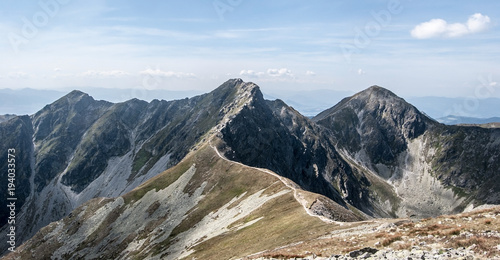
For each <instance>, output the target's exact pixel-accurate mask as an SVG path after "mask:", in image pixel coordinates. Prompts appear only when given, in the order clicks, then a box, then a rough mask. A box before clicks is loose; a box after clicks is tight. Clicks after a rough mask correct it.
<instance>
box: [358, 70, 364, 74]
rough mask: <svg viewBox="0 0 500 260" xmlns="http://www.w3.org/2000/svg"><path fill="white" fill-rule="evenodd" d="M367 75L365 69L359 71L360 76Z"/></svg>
mask: <svg viewBox="0 0 500 260" xmlns="http://www.w3.org/2000/svg"><path fill="white" fill-rule="evenodd" d="M365 74H366V71H364V70H363V69H359V70H358V75H365Z"/></svg>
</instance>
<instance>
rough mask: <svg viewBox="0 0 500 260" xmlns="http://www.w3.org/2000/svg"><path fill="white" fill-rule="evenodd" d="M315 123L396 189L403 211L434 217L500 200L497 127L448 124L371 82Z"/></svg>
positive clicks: (395, 203) (395, 205)
mask: <svg viewBox="0 0 500 260" xmlns="http://www.w3.org/2000/svg"><path fill="white" fill-rule="evenodd" d="M313 121H315V122H316V123H318V124H319V125H322V126H324V127H326V128H328V129H330V130H331V131H332V132H333V135H334V136H335V138H336V139H337V141H338V142H337V148H338V150H339V151H341V153H342V154H343V156H344V157H345V158H349V160H350V161H352V162H353V163H354V164H357V165H359V166H360V167H361V168H363V169H366V172H367V173H368V174H371V175H373V176H377V177H380V178H382V179H383V180H385V181H386V182H387V183H389V184H391V185H393V186H394V188H395V192H396V195H397V198H398V199H397V198H396V197H394V196H393V197H394V199H392V201H391V200H389V201H388V203H390V204H391V207H392V208H394V213H396V215H397V216H401V217H405V216H418V217H429V216H436V215H439V214H448V213H451V212H458V211H460V210H463V208H465V207H466V206H467V205H469V204H471V203H473V204H483V203H499V202H500V200H499V197H498V191H499V190H498V188H497V187H498V183H500V176H499V175H498V169H500V164H499V163H498V160H496V158H498V156H499V153H500V146H499V144H500V143H499V142H500V141H499V139H498V138H499V137H500V136H499V134H500V131H499V130H498V129H496V130H495V129H480V128H473V127H458V126H445V125H442V124H439V123H438V122H436V121H434V120H432V119H430V118H428V117H427V116H425V115H424V114H422V113H420V112H419V111H418V110H417V109H416V108H415V107H413V106H412V105H410V104H408V103H407V102H406V101H405V100H403V99H401V98H399V97H397V96H396V95H395V94H394V93H392V92H390V91H388V90H386V89H383V88H381V87H378V86H373V87H371V88H369V89H367V90H365V91H362V92H360V93H358V94H356V95H354V96H352V97H349V98H346V99H344V100H343V101H342V102H340V103H339V104H337V105H336V106H334V107H332V108H331V109H329V110H326V111H324V112H322V113H320V114H319V115H318V116H316V117H314V118H313Z"/></svg>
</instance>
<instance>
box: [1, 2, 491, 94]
mask: <svg viewBox="0 0 500 260" xmlns="http://www.w3.org/2000/svg"><path fill="white" fill-rule="evenodd" d="M499 21H500V1H496V0H488V1H462V0H442V1H427V0H419V1H417V0H372V1H353V0H346V1H340V0H339V1H332V0H316V1H299V0H274V1H264V0H199V1H194V0H183V1H158V0H151V1H127V0H125V1H118V0H113V1H104V0H102V1H97V0H89V1H76V0H40V1H1V2H0V32H1V34H0V57H1V62H0V88H10V89H21V88H35V89H55V90H62V89H78V88H82V87H98V88H124V89H127V88H134V89H139V90H140V89H163V90H182V91H185V90H197V91H201V92H208V91H210V90H212V89H214V88H216V87H217V86H219V85H220V84H222V83H223V82H225V81H226V80H227V79H229V78H242V79H243V80H245V81H251V82H254V83H256V84H258V85H259V86H260V87H261V89H262V90H263V91H264V92H272V93H280V92H282V93H283V92H286V91H302V90H319V89H328V90H338V91H352V92H357V91H361V90H363V89H365V88H368V87H369V86H372V85H379V86H382V87H385V88H388V89H390V90H392V91H393V92H395V93H396V94H398V95H401V96H446V97H467V96H469V97H478V98H487V97H500V84H498V83H497V81H500V28H499Z"/></svg>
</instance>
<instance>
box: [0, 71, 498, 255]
mask: <svg viewBox="0 0 500 260" xmlns="http://www.w3.org/2000/svg"><path fill="white" fill-rule="evenodd" d="M0 138H2V140H5V142H2V143H1V144H0V146H1V148H2V150H1V152H6V151H7V149H9V148H12V147H13V148H16V151H19V152H18V156H19V161H17V162H18V165H17V166H16V167H17V169H18V172H19V174H18V176H17V186H18V189H17V196H18V204H17V205H18V206H19V208H18V209H17V210H18V212H17V223H16V227H17V228H18V231H19V232H18V234H19V235H18V236H17V237H16V238H17V239H18V242H21V241H24V240H26V239H28V238H30V237H32V236H33V235H34V234H35V233H36V232H38V231H39V230H40V232H38V234H37V235H35V237H33V239H31V240H30V241H28V242H27V244H25V245H24V246H23V247H22V249H21V251H20V253H19V254H18V255H20V256H23V257H30V255H31V254H33V252H36V254H37V255H43V256H46V257H50V256H54V257H60V258H78V257H81V256H84V255H87V256H88V255H92V254H96V255H94V256H95V257H98V256H99V257H100V256H102V257H105V258H124V259H126V258H130V257H132V256H134V257H138V258H143V257H151V258H155V257H157V258H161V257H166V256H169V257H172V258H176V257H181V256H190V257H192V256H196V257H198V258H199V259H217V257H219V258H220V257H221V255H218V254H217V253H216V252H214V250H215V249H214V250H212V249H209V248H210V247H211V246H213V244H214V243H215V244H219V243H222V242H224V243H222V244H220V245H221V246H222V247H223V246H224V245H225V246H227V247H228V248H225V249H226V250H229V248H231V246H234V245H233V244H231V243H230V242H228V241H232V240H234V241H239V240H238V239H247V240H248V239H250V240H251V241H253V240H252V239H256V237H255V235H257V236H260V237H263V236H265V235H264V234H267V233H266V232H267V230H266V228H269V227H271V226H272V225H275V226H276V227H281V228H283V230H281V231H280V230H275V231H274V232H276V234H274V235H272V236H269V237H268V238H269V239H268V240H265V239H264V240H263V241H262V243H256V244H255V246H252V247H251V248H248V250H246V251H245V252H238V253H236V252H233V253H234V255H245V254H246V253H248V254H250V253H255V252H259V250H260V251H262V250H265V249H267V248H266V246H269V245H270V243H271V244H272V243H273V242H271V241H273V240H272V239H276V240H278V238H279V237H282V235H283V236H285V235H284V234H286V239H285V238H283V239H282V240H284V241H286V242H288V243H296V242H300V241H301V240H303V239H307V237H308V236H307V234H308V232H307V230H308V229H316V228H318V229H319V230H321V228H325V226H323V224H324V223H325V222H324V221H327V222H328V221H332V220H333V221H355V220H361V219H365V218H367V217H410V216H414V217H427V216H436V215H440V214H448V213H453V212H457V211H461V210H462V209H464V208H465V207H466V206H469V205H472V204H473V205H478V204H484V203H492V204H495V203H496V204H498V203H499V202H500V195H499V194H500V190H499V189H500V185H498V183H499V175H498V170H499V169H500V164H499V163H500V160H498V156H499V153H500V129H485V128H478V127H458V126H445V125H442V124H439V123H437V122H436V121H434V120H432V119H430V118H428V117H427V116H425V115H424V114H422V113H420V112H419V111H418V110H417V109H416V108H415V107H413V106H411V105H410V104H408V103H406V102H405V101H404V100H403V99H401V98H399V97H397V96H396V95H395V94H393V93H392V92H390V91H388V90H386V89H383V88H381V87H377V86H374V87H371V88H369V89H367V90H365V91H362V92H360V93H358V94H356V95H354V96H352V97H349V98H346V99H344V100H342V101H341V102H340V103H339V104H337V105H336V106H334V107H332V108H331V109H328V110H326V111H324V112H322V113H320V114H319V115H318V116H316V117H315V118H313V119H312V120H311V119H308V118H306V117H304V116H302V115H301V114H300V113H298V112H297V111H295V110H294V109H293V108H291V107H289V106H288V105H286V104H285V103H284V102H282V101H280V100H276V101H267V100H264V99H263V97H262V93H261V92H260V90H259V87H258V86H257V85H255V84H253V83H245V82H243V81H242V80H241V79H232V80H229V81H227V82H225V83H224V84H222V85H221V86H220V87H219V88H217V89H215V90H214V91H212V92H210V93H208V94H204V95H201V96H197V97H193V98H190V99H187V98H186V99H183V100H176V101H159V100H154V101H152V102H150V103H148V102H144V101H140V100H136V99H133V100H130V101H127V102H123V103H117V104H113V103H109V102H105V101H96V100H94V99H93V98H92V97H90V96H88V95H87V94H85V93H82V92H79V91H73V92H71V93H69V94H68V95H66V96H65V97H63V98H61V99H59V100H58V101H56V102H54V103H53V104H50V105H48V106H46V107H45V108H44V109H42V110H41V111H40V112H38V113H36V114H35V115H32V116H23V117H14V118H11V119H10V120H8V121H5V122H3V123H0ZM6 169H7V164H6V162H5V161H0V170H5V171H6ZM167 169H170V170H168V171H165V170H167ZM164 171H165V172H164ZM150 179H151V180H150ZM147 180H150V181H148V182H146V181H147ZM141 184H142V185H141ZM5 189H6V187H0V192H2V191H3V192H2V193H1V194H0V196H5V195H4V194H7V193H6V192H5V191H6V190H5ZM98 197H101V198H98ZM102 197H107V198H106V199H102ZM276 205H280V206H276ZM283 212H288V213H289V214H290V216H293V217H294V218H296V219H295V220H291V219H289V218H287V214H288V213H283ZM8 213H9V212H7V210H6V209H5V208H2V209H0V217H1V216H4V217H2V218H1V220H3V221H4V222H2V223H1V224H2V225H3V227H2V230H1V231H2V232H5V230H6V228H7V225H5V221H6V217H5V216H7V214H8ZM322 220H323V221H322ZM54 221H57V222H54ZM301 221H305V223H301ZM51 222H54V223H52V224H50V225H49V223H51ZM47 225H48V226H47ZM43 227H45V228H43ZM292 227H296V228H297V229H295V228H292ZM42 228H43V229H42ZM328 228H331V226H329V227H328ZM249 230H250V231H252V230H253V231H256V232H254V233H252V232H250V233H247V231H249ZM257 231H258V232H257ZM228 232H229V233H228ZM283 232H285V233H283ZM296 232H302V233H300V234H299V233H296ZM303 233H304V234H303ZM223 234H224V235H223ZM227 234H231V235H229V236H228V235H227ZM250 234H254V236H252V235H250ZM249 236H250V237H252V238H249ZM231 239H232V240H231ZM280 241H281V240H280ZM47 243H48V244H47ZM273 245H276V247H277V246H279V245H282V244H280V243H277V244H276V243H275V244H273ZM4 246H5V245H2V252H5V250H6V249H5V248H3V247H4ZM217 249H218V250H224V248H219V247H217ZM229 251H231V250H229ZM96 252H100V253H96ZM244 253H245V254H244ZM220 254H221V253H220ZM234 255H224V257H222V258H228V257H233V256H234Z"/></svg>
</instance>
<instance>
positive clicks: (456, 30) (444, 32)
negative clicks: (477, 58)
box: [411, 13, 491, 39]
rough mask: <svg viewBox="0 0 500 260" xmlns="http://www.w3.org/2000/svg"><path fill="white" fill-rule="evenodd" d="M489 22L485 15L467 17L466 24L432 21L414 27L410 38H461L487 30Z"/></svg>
mask: <svg viewBox="0 0 500 260" xmlns="http://www.w3.org/2000/svg"><path fill="white" fill-rule="evenodd" d="M490 22H491V19H490V18H489V17H488V16H487V15H482V14H480V13H475V14H473V15H471V16H469V19H468V20H467V22H466V23H452V24H449V23H448V22H446V21H445V20H443V19H432V20H430V21H428V22H424V23H421V24H419V25H417V26H415V28H413V30H411V36H412V37H413V38H416V39H430V38H439V37H444V38H454V37H461V36H464V35H468V34H474V33H479V32H482V31H485V30H486V29H488V27H489V25H490Z"/></svg>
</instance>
